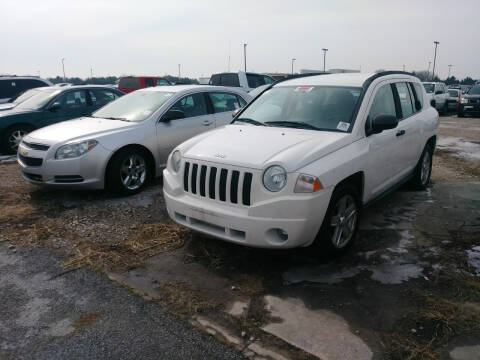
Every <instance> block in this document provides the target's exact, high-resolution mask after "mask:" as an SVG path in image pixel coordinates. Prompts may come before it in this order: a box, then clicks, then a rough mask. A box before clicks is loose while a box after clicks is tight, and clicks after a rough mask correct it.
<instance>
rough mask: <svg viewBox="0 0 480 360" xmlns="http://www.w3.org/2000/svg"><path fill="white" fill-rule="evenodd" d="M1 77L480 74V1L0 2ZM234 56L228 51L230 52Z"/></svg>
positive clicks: (156, 0)
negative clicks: (341, 70) (351, 72)
mask: <svg viewBox="0 0 480 360" xmlns="http://www.w3.org/2000/svg"><path fill="white" fill-rule="evenodd" d="M0 14H2V16H1V22H0V30H1V31H0V34H1V38H2V40H1V46H0V73H4V74H32V75H37V74H38V72H40V74H41V76H42V77H51V76H56V75H61V74H62V65H61V58H63V57H64V58H66V60H65V69H66V75H67V77H69V76H80V77H88V76H90V69H91V68H93V74H94V76H106V75H117V76H118V75H122V74H137V75H163V74H172V75H176V74H178V64H179V63H180V64H181V69H182V76H189V77H200V76H210V75H211V74H212V73H215V72H221V71H226V70H228V63H229V62H228V58H229V54H230V70H232V71H237V70H240V69H243V43H247V44H248V46H247V69H248V70H249V71H255V72H277V71H278V72H290V71H291V59H292V58H296V59H297V60H296V62H295V71H298V70H299V69H322V68H323V55H322V50H321V49H322V48H328V49H329V51H328V53H327V64H326V67H327V69H329V68H347V69H360V68H361V70H362V72H372V71H374V70H376V69H380V68H383V69H398V70H401V69H402V67H403V65H405V68H406V70H407V71H411V70H426V69H427V67H428V62H429V61H432V67H433V55H434V45H433V41H434V40H438V41H440V45H439V47H438V53H437V67H436V68H437V71H436V73H439V75H440V76H441V77H446V76H447V74H448V64H453V67H452V74H453V75H455V76H457V77H465V76H467V75H471V76H474V77H476V78H480V43H479V42H478V36H479V34H480V21H479V14H480V0H462V1H453V0H450V1H447V0H421V1H420V0H379V1H376V0H375V1H374V0H344V1H342V0H296V1H295V0H289V1H284V0H271V1H270V0H240V1H238V0H202V1H181V0H173V1H165V0H151V1H150V0H136V1H132V0H129V1H127V0H82V1H65V0H60V1H57V0H42V1H39V0H0ZM229 49H230V50H229Z"/></svg>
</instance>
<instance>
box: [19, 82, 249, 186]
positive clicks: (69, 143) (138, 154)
mask: <svg viewBox="0 0 480 360" xmlns="http://www.w3.org/2000/svg"><path fill="white" fill-rule="evenodd" d="M250 99H251V98H250V96H249V95H248V94H246V93H244V92H243V91H240V90H238V89H229V88H225V87H212V86H208V85H207V86H200V85H185V86H180V85H178V86H162V87H152V88H148V89H142V90H138V91H135V92H132V93H130V94H127V95H125V96H123V97H121V98H120V99H118V100H116V101H114V102H112V103H110V104H108V105H106V106H105V107H103V108H101V109H100V110H98V111H96V112H94V113H93V114H92V115H91V116H88V117H83V118H79V119H76V120H71V121H67V122H64V123H61V124H56V125H52V126H48V127H46V128H43V129H40V130H37V131H34V132H33V133H30V134H28V135H27V136H25V137H24V140H23V142H22V143H21V144H20V146H19V150H18V162H19V164H20V166H21V167H22V173H23V176H24V178H25V179H27V180H28V181H30V182H31V183H34V184H38V185H51V186H64V187H65V186H68V187H79V188H92V189H103V188H104V187H107V188H109V189H110V190H112V191H115V192H119V193H123V194H132V193H135V192H137V191H140V190H141V189H142V188H143V187H144V186H145V184H146V183H147V181H148V180H149V179H150V178H152V177H154V176H161V174H162V173H161V170H162V168H163V167H164V166H165V163H166V161H167V157H168V154H169V153H170V152H171V150H172V149H173V148H174V147H176V146H177V145H178V144H180V143H181V142H183V141H185V140H187V139H189V138H191V137H192V136H195V135H197V134H200V133H202V132H205V131H208V130H212V129H214V128H216V127H221V126H224V125H225V124H228V123H230V122H231V121H232V111H233V110H235V109H238V108H240V107H242V106H245V105H246V104H247V102H249V101H250Z"/></svg>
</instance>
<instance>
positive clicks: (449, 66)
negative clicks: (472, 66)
mask: <svg viewBox="0 0 480 360" xmlns="http://www.w3.org/2000/svg"><path fill="white" fill-rule="evenodd" d="M452 66H453V65H452V64H450V65H448V78H450V69H451V68H452ZM448 78H447V79H448Z"/></svg>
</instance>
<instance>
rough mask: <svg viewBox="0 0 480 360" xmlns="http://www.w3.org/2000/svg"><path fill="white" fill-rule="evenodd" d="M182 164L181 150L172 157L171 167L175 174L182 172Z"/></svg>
mask: <svg viewBox="0 0 480 360" xmlns="http://www.w3.org/2000/svg"><path fill="white" fill-rule="evenodd" d="M181 163H182V154H181V153H180V151H179V150H175V151H174V152H173V153H172V156H171V157H170V166H171V168H172V170H173V172H174V173H178V172H179V171H180V165H181Z"/></svg>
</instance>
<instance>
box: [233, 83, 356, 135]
mask: <svg viewBox="0 0 480 360" xmlns="http://www.w3.org/2000/svg"><path fill="white" fill-rule="evenodd" d="M361 91H362V89H361V88H357V87H339V86H310V85H305V86H292V87H274V88H271V89H270V90H267V91H266V92H264V93H263V94H262V95H260V97H258V98H257V99H256V100H255V101H254V102H253V103H251V105H250V106H249V107H248V108H247V109H246V110H245V111H244V112H243V113H242V114H241V116H240V117H239V118H238V119H237V120H236V121H238V122H240V123H241V122H242V119H245V121H244V122H249V123H255V124H258V125H262V124H263V125H266V126H278V127H294V128H304V129H309V130H323V131H341V132H347V131H349V130H350V129H351V124H353V120H354V119H353V117H354V112H355V108H356V105H357V102H358V99H359V97H360V93H361Z"/></svg>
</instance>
